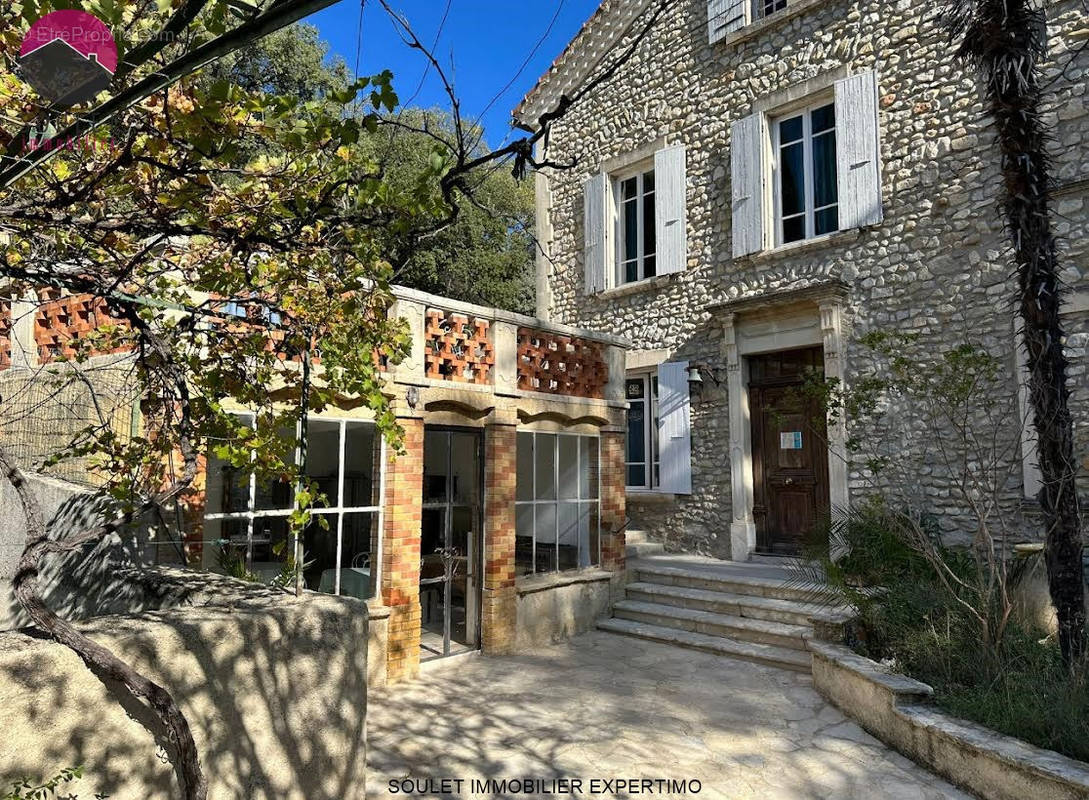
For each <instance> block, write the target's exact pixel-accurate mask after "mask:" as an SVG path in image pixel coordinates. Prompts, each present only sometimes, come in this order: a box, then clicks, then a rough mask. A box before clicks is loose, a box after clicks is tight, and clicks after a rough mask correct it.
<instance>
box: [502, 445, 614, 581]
mask: <svg viewBox="0 0 1089 800" xmlns="http://www.w3.org/2000/svg"><path fill="white" fill-rule="evenodd" d="M518 433H519V434H528V435H530V436H532V437H533V496H534V499H533V500H518V499H517V476H515V482H516V488H515V498H516V499H515V502H514V514H515V519H516V520H517V517H518V508H519V507H524V506H533V507H534V508H533V550H532V556H531V559H532V562H533V572H529V573H526V575H527V576H529V575H554V574H557V573H560V572H573V571H575V570H579V569H592V568H594V567H600V566H601V493H602V485H601V438H600V437H598V436H594V435H592V434H588V433H559V432H552V431H518ZM539 436H553V437H555V440H554V441H555V444H554V450H555V452H554V453H553V459H552V470H553V476H552V480H553V485H554V486H555V487H556V497H555V498H553V499H544V500H538V499H537V437H539ZM563 436H568V437H571V436H573V437H575V438H576V439H577V440H578V443H577V445H578V446H577V450H576V456H575V463H576V464H579V465H581V464H582V450H583V447H584V446H585V445H584V442H583V440H584V439H596V440H597V497H596V498H593V497H585V498H584V497H583V496H582V476H581V475H580V476H579V477H578V497H575V498H573V499H572V498H567V499H561V498H560V437H563ZM588 503H595V504H596V505H597V520H598V530H597V554H596V555H597V558H596V560H591V561H590V563H589V564H587V565H585V566H583V565H582V538H581V537H580V538H579V542H578V551H577V554H576V556H575V558H576V561H577V562H578V564H579V566H577V567H574V568H569V569H560V567H559V559H558V557H557V559H556V563H555V567H554V568H553V569H549V570H547V571H541V572H537V534H538V530H537V508H536V507H537V506H545V505H554V506H556V526H555V530H554V531H553V532H552V537H553V538H552V541H554V542H556V543H557V545H556V547H557V553H558V551H559V544H558V543H559V539H560V520H561V518H562V516H563V515H562V514H560V506H561V505H563V504H568V505H574V506H575V508H576V510H578V509H579V508H580V507H581V506H582V505H584V504H588ZM515 526H516V527H517V523H515ZM516 535H517V534H516Z"/></svg>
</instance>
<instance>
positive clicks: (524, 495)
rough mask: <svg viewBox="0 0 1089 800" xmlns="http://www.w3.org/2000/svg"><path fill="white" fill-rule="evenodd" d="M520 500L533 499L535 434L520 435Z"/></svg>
mask: <svg viewBox="0 0 1089 800" xmlns="http://www.w3.org/2000/svg"><path fill="white" fill-rule="evenodd" d="M516 497H517V499H518V500H532V499H533V434H532V433H519V434H518V480H517V489H516Z"/></svg>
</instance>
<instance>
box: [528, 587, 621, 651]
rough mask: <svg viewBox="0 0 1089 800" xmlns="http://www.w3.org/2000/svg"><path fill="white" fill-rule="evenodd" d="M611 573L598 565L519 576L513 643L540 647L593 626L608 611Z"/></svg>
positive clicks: (610, 595) (610, 594)
mask: <svg viewBox="0 0 1089 800" xmlns="http://www.w3.org/2000/svg"><path fill="white" fill-rule="evenodd" d="M614 579H616V576H615V575H614V573H611V572H605V571H604V570H599V569H590V570H584V571H580V572H561V573H556V574H552V575H540V576H534V577H531V578H522V579H519V581H518V584H517V595H518V601H517V606H516V608H517V623H516V628H515V639H514V641H515V647H516V648H517V649H518V650H531V649H534V648H537V647H543V646H547V645H550V644H554V643H556V642H561V641H563V640H565V639H570V638H571V637H572V636H577V635H579V634H580V633H585V632H586V631H588V630H591V629H592V628H593V627H594V623H595V622H596V621H597V619H598V618H599V617H602V616H605V615H606V614H608V611H609V605H610V601H611V597H612V584H613V580H614Z"/></svg>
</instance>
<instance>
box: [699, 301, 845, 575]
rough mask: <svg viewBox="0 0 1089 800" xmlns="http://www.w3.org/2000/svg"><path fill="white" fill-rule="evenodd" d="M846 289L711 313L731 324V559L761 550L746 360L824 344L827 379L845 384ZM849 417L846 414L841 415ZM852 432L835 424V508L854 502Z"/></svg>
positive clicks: (727, 327) (727, 346)
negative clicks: (755, 508)
mask: <svg viewBox="0 0 1089 800" xmlns="http://www.w3.org/2000/svg"><path fill="white" fill-rule="evenodd" d="M846 288H847V287H846V286H845V285H843V284H841V283H838V282H837V283H831V284H824V285H820V286H816V287H812V288H808V289H802V290H796V291H789V292H776V293H770V294H765V295H760V296H757V297H752V298H747V299H743V300H737V301H733V302H729V303H724V304H721V305H718V306H715V307H713V308H712V309H711V311H712V312H713V313H716V314H717V315H718V317H719V319H720V320H721V323H722V326H723V348H724V351H725V358H726V370H727V379H726V387H727V395H728V399H729V414H730V484H731V497H732V503H731V505H732V510H733V515H732V516H733V519H732V522H731V523H730V558H731V559H732V560H734V561H748V560H749V559H750V558H751V557H752V555H753V553H754V552H755V550H756V522H755V520H754V518H753V500H754V488H753V468H752V467H753V451H752V416H751V411H750V408H749V387H748V383H749V374H748V373H749V369H748V363H747V360H746V358H745V357H746V356H749V355H757V354H761V353H773V352H777V351H780V350H795V349H798V348H802V347H814V346H818V347H821V348H822V349H823V351H824V374H825V376H826V377H827V378H830V379H837V380H839V381H840V382H842V381H843V380H844V376H845V364H844V355H845V353H844V344H845V333H844V307H845V305H846V294H847V292H846ZM841 417H842V415H841ZM846 443H847V429H846V425H845V424H844V422H843V420H842V418H840V419H839V420H837V421H833V420H831V419H830V420H829V421H828V490H829V500H830V501H831V508H832V509H833V511H838V510H846V509H847V508H848V506H849V503H850V492H849V488H848V471H847V460H846V454H847V448H846Z"/></svg>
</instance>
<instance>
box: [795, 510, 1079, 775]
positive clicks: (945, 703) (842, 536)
mask: <svg viewBox="0 0 1089 800" xmlns="http://www.w3.org/2000/svg"><path fill="white" fill-rule="evenodd" d="M899 524H900V523H899V522H898V517H897V515H896V514H895V513H894V512H892V511H890V510H889V509H888V508H886V507H884V506H882V505H881V504H880V503H876V502H874V503H869V504H866V505H864V506H863V507H861V508H860V509H858V510H856V511H853V512H852V513H851V514H849V515H847V516H846V517H844V518H842V519H840V520H837V522H836V523H835V524H834V525H833V526H832V529H831V530H829V531H828V533H827V535H828V537H829V541H830V542H832V544H833V552H835V548H837V547H838V548H849V550H848V555H847V556H845V557H844V558H842V559H840V560H839V561H838V562H837V561H834V560H832V559H830V558H829V557H828V556H827V550H825V551H824V554H821V553H820V551H819V550H817V549H816V547H815V546H814V550H812V551H811V552H810V558H811V561H810V563H811V564H816V565H818V569H819V570H820V571H821V572H822V573H823V576H824V577H825V579H826V581H827V583H828V584H829V585H831V586H832V588H833V589H834V590H835V592H836V593H837V594H838V595H839V597H840V599H841V600H845V601H847V602H849V603H851V604H853V605H854V606H855V607H856V608H857V609H858V612H859V619H858V623H857V629H856V631H855V636H854V638H853V639H852V641H851V642H850V644H851V645H852V646H853V647H854V648H855V649H856V650H857V651H858V652H860V653H861V654H863V655H865V656H868V657H869V658H873V659H875V660H878V661H886V662H891V663H892V665H893V668H894V669H895V670H897V671H898V672H903V673H905V674H907V675H910V676H911V677H913V678H915V679H916V680H920V681H923V682H924V683H927V684H930V685H931V686H932V687H934V693H935V701H936V702H937V704H938V706H939V707H940V708H942V709H943V710H945V711H947V712H949V713H950V714H952V715H954V716H957V717H961V718H963V719H969V720H973V721H975V722H978V723H980V724H982V725H985V726H987V727H988V728H991V729H993V730H996V731H1000V732H1002V733H1005V734H1008V735H1010V736H1016V737H1017V738H1019V739H1023V740H1025V741H1027V742H1030V743H1032V744H1034V745H1037V746H1039V747H1045V748H1048V749H1050V750H1055V751H1057V752H1060V753H1063V754H1064V755H1068V756H1071V757H1073V758H1077V759H1080V760H1082V761H1089V670H1087V669H1086V668H1085V667H1083V668H1081V669H1079V670H1076V671H1075V672H1073V673H1071V672H1069V671H1067V670H1066V669H1065V668H1064V667H1063V664H1062V659H1061V656H1060V653H1059V647H1058V645H1057V643H1056V642H1055V641H1053V640H1052V639H1049V638H1047V637H1046V636H1045V635H1044V633H1043V632H1042V631H1033V630H1026V629H1024V628H1022V627H1019V626H1018V625H1016V624H1013V623H1011V624H1010V625H1009V627H1008V628H1007V629H1006V632H1005V635H1004V636H1003V637H1002V639H1001V642H1000V644H999V646H998V648H997V651H996V650H994V649H992V648H989V647H987V646H986V645H985V644H984V643H983V641H982V640H981V637H980V635H979V625H978V623H977V621H976V620H975V619H974V618H973V617H972V616H971V614H970V612H969V611H968V610H967V609H966V608H965V607H964V606H963V605H962V604H961V603H960V602H958V598H957V597H956V596H953V595H952V594H951V592H950V589H949V588H948V586H947V585H946V584H943V582H942V581H940V580H938V577H937V575H936V573H935V570H934V567H933V566H932V565H931V564H930V563H928V562H927V561H926V559H924V558H922V556H920V555H919V554H918V553H916V552H915V551H914V550H913V549H912V548H911V547H909V546H908V545H907V544H905V542H904V539H903V538H902V537H901V536H900V535H899V533H898V525H899ZM941 556H942V559H943V561H944V563H946V564H947V565H949V568H950V569H951V570H952V571H953V572H954V573H955V574H957V575H958V576H960V577H962V578H963V579H964V580H965V583H967V584H968V585H971V581H972V579H973V577H974V576H973V571H974V569H975V567H974V562H973V560H972V558H971V557H970V556H969V555H968V554H965V553H962V552H959V551H956V550H949V549H946V548H942V549H941ZM861 587H880V588H881V590H880V591H879V592H873V591H862V590H861ZM959 599H962V600H964V599H971V598H967V597H961V598H959Z"/></svg>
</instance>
